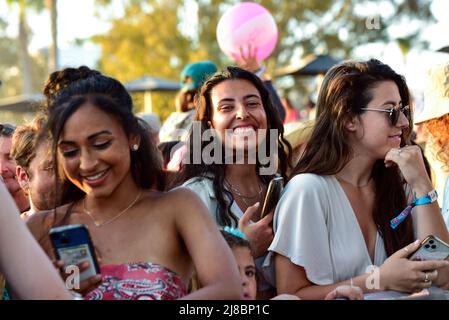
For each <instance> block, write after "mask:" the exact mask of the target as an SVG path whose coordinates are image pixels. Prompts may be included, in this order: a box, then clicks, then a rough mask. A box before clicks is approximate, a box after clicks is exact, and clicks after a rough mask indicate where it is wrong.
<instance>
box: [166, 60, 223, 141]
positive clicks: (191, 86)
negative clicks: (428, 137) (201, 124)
mask: <svg viewBox="0 0 449 320" xmlns="http://www.w3.org/2000/svg"><path fill="white" fill-rule="evenodd" d="M216 71H217V66H216V65H215V64H214V63H213V62H211V61H200V62H195V63H190V64H188V65H186V66H185V67H184V69H183V70H182V72H181V91H180V92H179V93H178V95H177V97H176V111H175V112H173V113H172V114H170V116H169V117H168V118H167V120H166V121H165V122H164V124H163V125H162V127H161V129H160V131H159V140H160V142H166V141H179V140H184V139H185V138H186V137H187V134H188V132H189V129H190V126H191V125H192V122H193V116H194V114H195V106H194V102H193V99H194V97H195V95H196V93H197V92H198V91H199V89H200V88H201V85H202V84H203V83H204V82H205V81H206V80H207V78H208V77H209V76H210V75H212V74H214V73H215V72H216Z"/></svg>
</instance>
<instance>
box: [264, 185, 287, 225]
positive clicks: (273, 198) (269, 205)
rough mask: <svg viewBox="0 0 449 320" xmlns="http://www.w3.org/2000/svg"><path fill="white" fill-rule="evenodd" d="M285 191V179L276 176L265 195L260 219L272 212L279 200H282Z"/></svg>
mask: <svg viewBox="0 0 449 320" xmlns="http://www.w3.org/2000/svg"><path fill="white" fill-rule="evenodd" d="M283 190H284V178H282V177H281V176H276V177H274V178H273V179H271V181H270V184H269V185H268V189H267V194H266V195H265V200H264V202H263V206H262V211H261V213H260V219H262V218H263V217H265V216H266V215H267V214H269V213H270V212H271V210H273V209H274V208H275V207H276V205H277V203H278V201H279V199H280V198H281V195H282V191H283Z"/></svg>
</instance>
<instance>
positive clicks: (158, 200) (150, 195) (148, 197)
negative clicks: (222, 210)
mask: <svg viewBox="0 0 449 320" xmlns="http://www.w3.org/2000/svg"><path fill="white" fill-rule="evenodd" d="M143 200H144V201H148V204H149V205H150V204H151V205H152V206H154V207H156V206H157V207H158V208H159V209H161V208H162V209H164V211H170V212H179V211H181V212H186V211H190V210H195V209H198V208H199V207H204V208H205V206H204V204H203V202H202V200H201V199H200V198H199V197H198V196H197V195H196V194H195V193H194V192H193V191H192V190H190V189H188V188H185V187H177V188H175V189H172V190H170V191H164V192H162V191H149V192H146V193H145V197H144V199H143ZM165 209H166V210H165Z"/></svg>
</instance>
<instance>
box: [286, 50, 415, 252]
mask: <svg viewBox="0 0 449 320" xmlns="http://www.w3.org/2000/svg"><path fill="white" fill-rule="evenodd" d="M383 81H393V82H394V83H395V84H396V86H397V88H398V90H399V94H400V96H401V101H402V105H404V106H405V105H409V104H410V103H411V101H410V94H409V90H408V87H407V84H406V82H405V79H404V78H403V77H402V76H401V75H399V74H397V73H396V72H395V71H393V70H392V69H391V68H390V67H389V66H388V65H386V64H384V63H382V62H380V61H378V60H375V59H371V60H369V61H365V62H355V61H347V62H343V63H340V64H338V65H336V66H334V67H333V68H332V69H330V70H329V71H328V72H327V74H326V76H325V78H324V80H323V83H322V86H321V89H320V92H319V95H318V100H317V105H316V107H317V114H316V122H315V126H314V128H313V132H312V135H311V138H310V140H309V142H308V143H307V145H306V148H305V150H304V153H303V154H302V156H301V158H300V160H299V162H298V164H297V165H296V167H295V169H294V170H293V174H292V176H294V175H296V174H300V173H314V174H318V175H334V174H336V173H338V172H339V171H340V170H341V169H342V168H343V167H344V166H345V165H346V164H347V163H348V162H349V160H350V159H351V157H352V155H353V150H352V149H351V143H350V140H349V137H350V135H349V131H348V130H346V128H345V124H346V123H347V121H348V120H350V119H351V118H353V117H354V116H357V115H361V114H362V113H364V112H366V111H363V110H362V108H364V107H366V106H367V105H368V104H369V102H370V101H371V100H372V98H373V89H375V88H376V86H378V85H379V84H380V83H381V82H383ZM412 123H413V121H412V119H411V118H410V119H409V126H408V128H406V129H404V130H403V131H402V132H403V134H402V141H401V146H404V145H406V144H410V140H409V139H410V134H411V132H412ZM371 176H372V178H373V180H374V182H375V190H376V195H375V201H374V208H373V217H374V223H375V224H376V225H377V227H378V231H379V232H380V234H381V235H382V237H383V240H384V244H385V249H386V252H387V254H388V255H391V254H392V253H394V252H395V251H397V250H398V249H400V248H402V247H404V246H405V245H407V244H409V243H410V242H412V241H413V239H414V236H413V228H412V221H411V219H407V220H406V221H404V223H402V224H401V225H400V226H399V227H397V228H396V229H395V230H393V229H391V228H390V225H389V221H390V220H391V219H392V218H393V217H395V216H396V215H397V214H398V213H399V212H401V211H402V210H403V209H404V207H405V206H406V204H407V203H406V202H407V199H406V195H405V192H404V183H405V181H404V180H403V179H402V177H401V175H400V172H399V169H398V168H397V167H390V168H385V165H384V161H383V159H380V160H378V161H377V162H376V163H375V165H374V168H373V171H372V173H371Z"/></svg>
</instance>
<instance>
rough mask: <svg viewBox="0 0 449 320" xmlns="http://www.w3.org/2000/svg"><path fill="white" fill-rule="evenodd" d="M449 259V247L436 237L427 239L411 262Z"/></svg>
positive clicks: (413, 255)
mask: <svg viewBox="0 0 449 320" xmlns="http://www.w3.org/2000/svg"><path fill="white" fill-rule="evenodd" d="M447 257H449V245H448V244H447V243H445V242H444V241H443V240H441V239H438V237H436V236H432V235H430V236H428V237H426V238H425V239H424V240H423V241H422V242H421V245H420V246H419V248H418V250H416V251H415V252H414V253H413V254H412V255H411V256H410V257H409V259H410V260H419V261H422V260H445V259H447Z"/></svg>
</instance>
